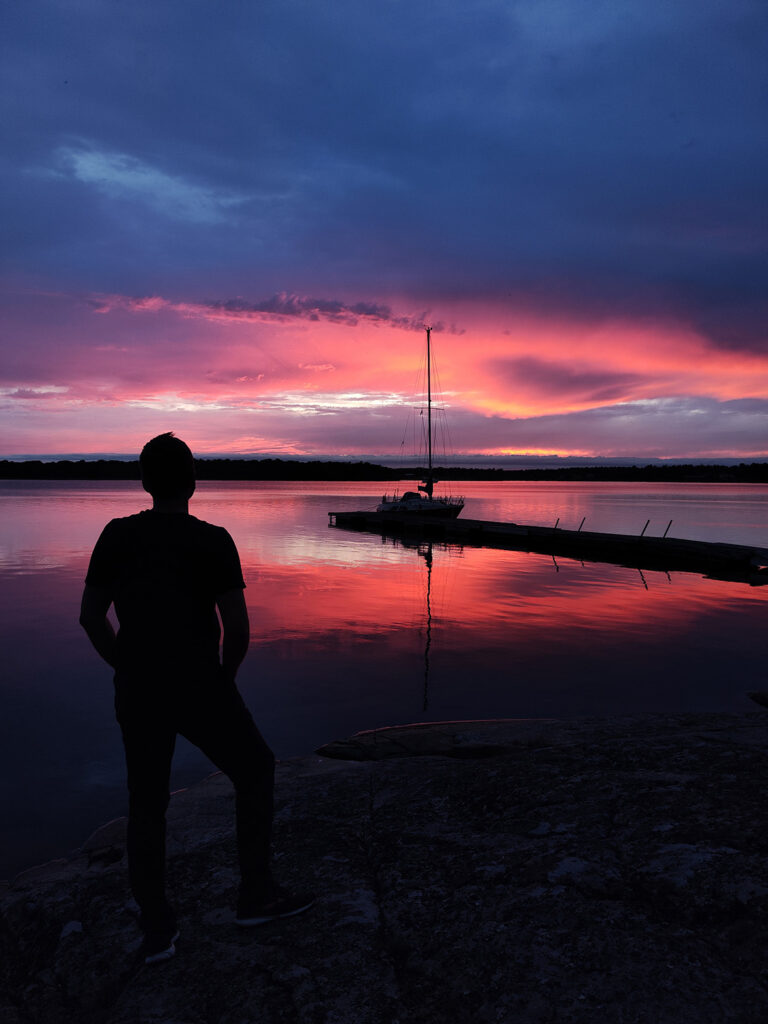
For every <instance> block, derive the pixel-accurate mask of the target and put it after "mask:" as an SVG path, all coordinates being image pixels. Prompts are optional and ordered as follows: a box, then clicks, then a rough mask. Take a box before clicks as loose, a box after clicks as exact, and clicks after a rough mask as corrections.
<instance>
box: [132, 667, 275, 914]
mask: <svg viewBox="0 0 768 1024" xmlns="http://www.w3.org/2000/svg"><path fill="white" fill-rule="evenodd" d="M115 710H116V713H117V720H118V722H119V723H120V728H121V730H122V733H123V743H124V745H125V759H126V765H127V768H128V795H129V805H128V842H127V846H128V871H129V876H130V882H131V889H132V891H133V895H134V898H135V900H136V902H137V903H138V904H139V907H140V909H141V913H142V919H143V924H144V927H145V928H152V927H163V926H164V924H167V923H168V921H169V920H171V918H172V916H173V912H172V910H171V908H170V906H169V904H168V902H167V900H166V895H165V812H166V810H167V808H168V802H169V799H170V793H169V781H170V770H171V760H172V758H173V751H174V747H175V745H176V736H177V734H180V735H182V736H185V737H186V738H187V739H188V740H190V742H192V743H193V744H194V745H195V746H196V747H198V748H199V749H200V750H201V751H202V752H203V753H204V754H205V755H206V756H207V757H209V758H210V759H211V761H213V763H214V765H216V767H217V768H218V769H219V770H220V771H222V772H224V774H225V775H227V776H228V777H229V778H230V779H231V780H232V784H233V785H234V788H235V814H236V822H237V851H238V860H239V864H240V876H241V893H244V894H247V895H248V896H253V897H255V898H258V897H259V896H260V895H261V894H266V893H267V892H268V891H269V888H270V886H271V884H272V880H271V874H270V867H269V862H270V840H271V833H272V812H273V788H274V777H275V758H274V756H273V754H272V751H271V750H270V749H269V747H268V746H267V744H266V742H265V741H264V739H263V737H262V736H261V733H260V732H259V730H258V729H257V728H256V726H255V724H254V722H253V719H252V717H251V714H250V712H249V711H248V709H247V708H246V706H245V704H244V703H243V699H242V697H241V696H240V694H239V692H238V691H237V688H236V687H235V685H234V683H232V682H227V681H225V679H224V678H223V675H222V673H221V670H214V671H212V672H211V673H206V674H205V675H203V676H201V675H200V674H199V673H198V674H197V678H195V677H194V676H190V674H189V673H185V674H184V678H183V679H181V680H179V681H178V682H177V681H176V680H175V679H169V678H168V676H165V677H161V676H155V677H154V678H153V677H152V676H149V675H147V674H144V675H142V676H141V677H140V678H139V677H138V676H137V675H135V674H134V673H131V674H130V677H128V678H126V676H125V674H123V675H121V674H120V673H118V674H117V675H116V676H115Z"/></svg>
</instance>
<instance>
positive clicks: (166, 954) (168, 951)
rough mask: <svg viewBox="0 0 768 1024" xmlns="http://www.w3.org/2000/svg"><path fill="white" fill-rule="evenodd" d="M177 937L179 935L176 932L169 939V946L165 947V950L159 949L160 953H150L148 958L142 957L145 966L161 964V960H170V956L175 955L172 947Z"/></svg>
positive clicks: (174, 947) (174, 949) (174, 948)
mask: <svg viewBox="0 0 768 1024" xmlns="http://www.w3.org/2000/svg"><path fill="white" fill-rule="evenodd" d="M178 937H179V933H178V932H176V934H175V935H174V936H173V938H172V939H171V944H170V946H167V947H166V948H165V949H161V950H160V952H158V953H151V954H150V955H149V956H145V957H144V963H145V964H160V963H162V962H163V960H170V959H171V957H172V956H175V955H176V946H175V945H174V943H175V942H176V940H177V939H178Z"/></svg>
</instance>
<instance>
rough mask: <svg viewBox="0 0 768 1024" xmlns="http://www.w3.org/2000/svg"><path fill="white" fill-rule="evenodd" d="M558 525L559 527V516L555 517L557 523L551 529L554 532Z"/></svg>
mask: <svg viewBox="0 0 768 1024" xmlns="http://www.w3.org/2000/svg"><path fill="white" fill-rule="evenodd" d="M559 525H560V516H558V517H557V521H556V522H555V525H554V527H553V529H554V530H556V529H557V528H558V526H559Z"/></svg>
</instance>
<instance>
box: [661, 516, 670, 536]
mask: <svg viewBox="0 0 768 1024" xmlns="http://www.w3.org/2000/svg"><path fill="white" fill-rule="evenodd" d="M671 525H672V520H671V519H670V520H669V522H668V523H667V528H666V530H665V531H664V533H663V534H662V535H661V539H662V540H664V538H665V537H666V536H667V534H668V533H669V528H670V526H671Z"/></svg>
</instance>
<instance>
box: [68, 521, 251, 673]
mask: <svg viewBox="0 0 768 1024" xmlns="http://www.w3.org/2000/svg"><path fill="white" fill-rule="evenodd" d="M85 581H86V583H88V584H91V585H92V586H95V587H104V588H106V589H107V590H108V591H109V593H110V596H111V597H112V600H113V601H114V604H115V613H116V615H117V619H118V622H119V624H120V628H119V630H118V634H117V664H116V669H117V671H118V672H121V671H132V670H136V669H141V670H142V671H147V670H157V671H161V672H162V671H164V670H174V671H176V670H179V669H182V670H185V669H186V670H188V671H189V670H195V669H200V670H201V671H207V670H209V669H210V668H212V667H213V666H214V665H218V661H219V641H220V635H221V631H220V628H219V619H218V616H217V614H216V597H217V595H219V594H223V593H225V592H226V591H228V590H233V589H236V588H241V587H244V586H245V583H244V581H243V573H242V570H241V568H240V558H239V557H238V554H237V548H236V547H235V543H234V541H233V540H232V538H231V537H230V535H229V534H228V533H227V531H226V530H225V529H224V528H223V527H221V526H212V525H211V524H210V523H206V522H203V520H202V519H196V518H195V517H194V516H190V515H185V514H183V513H182V514H178V515H177V514H169V513H163V512H155V511H152V510H150V511H146V512H139V513H138V515H133V516H126V517H125V518H124V519H113V520H112V521H111V522H109V523H107V525H106V526H105V527H104V530H103V531H102V534H101V536H100V537H99V539H98V541H97V542H96V547H95V548H94V549H93V554H92V555H91V562H90V565H89V567H88V575H87V576H86V578H85Z"/></svg>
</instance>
